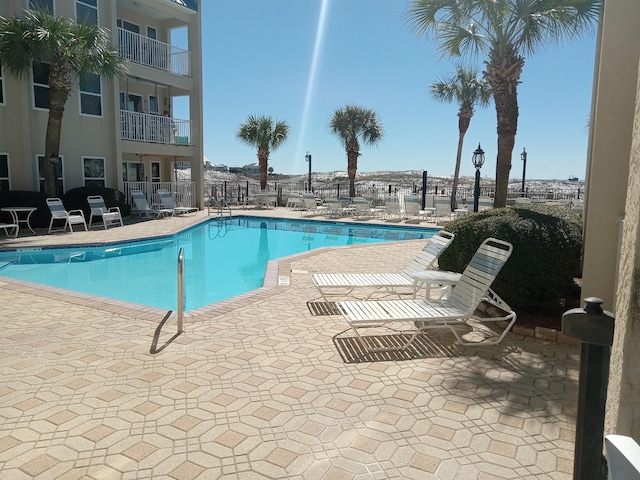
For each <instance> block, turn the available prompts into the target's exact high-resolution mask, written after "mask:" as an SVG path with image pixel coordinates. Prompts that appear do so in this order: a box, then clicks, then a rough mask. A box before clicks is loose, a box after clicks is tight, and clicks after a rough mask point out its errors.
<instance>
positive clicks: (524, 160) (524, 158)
mask: <svg viewBox="0 0 640 480" xmlns="http://www.w3.org/2000/svg"><path fill="white" fill-rule="evenodd" d="M520 159H521V160H522V189H521V190H520V191H521V192H522V193H524V177H525V175H526V174H527V151H526V150H525V149H524V148H523V149H522V153H521V154H520Z"/></svg>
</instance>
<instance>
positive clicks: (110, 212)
mask: <svg viewBox="0 0 640 480" xmlns="http://www.w3.org/2000/svg"><path fill="white" fill-rule="evenodd" d="M87 203H88V204H89V209H90V210H91V214H90V215H89V228H91V225H92V224H93V220H94V218H98V217H100V218H102V225H103V226H104V229H105V230H106V229H107V227H108V226H109V225H111V224H114V225H117V224H118V223H119V224H120V226H121V227H124V223H123V221H122V214H121V213H120V208H119V207H109V208H107V206H106V205H105V203H104V199H103V198H102V197H101V196H100V195H91V196H89V197H87Z"/></svg>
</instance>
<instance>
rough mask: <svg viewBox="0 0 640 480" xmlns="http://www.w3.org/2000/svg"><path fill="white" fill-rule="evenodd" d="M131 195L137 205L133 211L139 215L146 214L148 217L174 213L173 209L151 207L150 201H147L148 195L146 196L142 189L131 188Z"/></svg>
mask: <svg viewBox="0 0 640 480" xmlns="http://www.w3.org/2000/svg"><path fill="white" fill-rule="evenodd" d="M130 195H131V198H132V199H133V204H134V207H135V209H134V212H133V213H134V215H138V216H139V217H142V216H143V215H144V216H145V217H147V218H160V217H162V216H165V215H172V214H173V211H172V210H168V209H164V208H152V207H150V206H149V202H147V197H145V195H144V193H143V192H142V190H131V192H130Z"/></svg>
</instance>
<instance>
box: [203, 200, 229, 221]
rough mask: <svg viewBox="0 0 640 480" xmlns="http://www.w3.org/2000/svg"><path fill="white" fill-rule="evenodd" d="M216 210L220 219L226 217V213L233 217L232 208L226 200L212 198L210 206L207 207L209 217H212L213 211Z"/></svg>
mask: <svg viewBox="0 0 640 480" xmlns="http://www.w3.org/2000/svg"><path fill="white" fill-rule="evenodd" d="M213 209H215V212H216V214H217V216H218V217H222V216H224V214H225V213H228V214H229V217H231V215H232V214H231V206H230V205H229V204H228V203H227V200H226V199H225V198H215V197H211V198H210V199H209V206H208V207H207V215H211V210H213Z"/></svg>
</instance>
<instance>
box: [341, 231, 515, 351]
mask: <svg viewBox="0 0 640 480" xmlns="http://www.w3.org/2000/svg"><path fill="white" fill-rule="evenodd" d="M512 250H513V247H512V245H511V244H510V243H508V242H505V241H502V240H498V239H495V238H488V239H487V240H485V241H484V242H483V243H482V245H480V247H479V248H478V250H477V251H476V253H475V254H474V256H473V258H472V259H471V261H470V262H469V265H467V267H466V268H465V270H464V272H463V273H462V276H461V277H460V280H459V281H458V283H457V284H456V286H455V287H454V288H453V291H452V292H451V295H450V296H449V297H448V298H446V299H440V300H377V301H374V300H368V301H341V302H337V306H338V308H339V310H340V311H341V313H342V316H343V317H344V319H345V320H346V321H347V323H348V324H349V326H350V327H351V329H352V330H353V331H354V333H355V334H356V337H357V338H358V340H359V342H360V344H361V345H362V348H364V349H365V350H366V351H367V352H369V353H374V352H387V351H397V350H404V349H406V348H409V347H410V346H411V344H412V343H413V341H414V340H415V338H416V337H417V336H418V334H420V333H421V332H422V331H423V330H428V329H434V328H447V329H449V330H451V331H452V332H453V334H454V335H455V337H456V339H457V340H458V342H459V343H460V344H462V345H497V344H498V343H500V342H501V341H502V339H503V338H504V337H505V335H506V334H507V332H508V331H509V330H510V329H511V327H512V326H513V324H514V323H515V321H516V313H515V312H514V311H513V310H511V307H509V306H508V305H507V304H506V303H505V302H504V301H503V300H502V299H501V298H500V297H498V295H496V294H495V292H493V291H492V290H491V289H490V287H491V284H492V283H493V281H494V279H495V278H496V276H497V275H498V273H499V272H500V270H501V269H502V267H503V265H504V264H505V262H506V261H507V259H508V258H509V256H510V255H511V251H512ZM483 301H485V302H487V303H490V304H492V305H494V306H495V307H497V308H498V309H499V311H502V312H504V315H501V316H500V317H488V318H486V317H481V316H478V315H476V313H475V312H476V309H477V308H478V306H479V305H480V303H481V302H483ZM470 319H476V320H478V321H479V322H498V321H506V322H507V326H506V327H505V328H504V330H503V331H502V333H501V334H500V335H499V336H498V337H497V338H495V337H494V338H493V339H485V340H482V341H478V342H476V341H465V340H463V339H462V337H460V335H459V333H458V332H457V330H456V326H459V325H463V324H465V323H466V322H467V321H468V320H470ZM385 324H394V325H398V324H410V325H411V326H412V328H415V331H414V332H413V335H412V336H411V337H410V338H409V340H408V341H407V343H406V344H405V345H403V346H392V347H379V346H374V347H372V346H370V345H369V344H368V343H369V342H367V340H366V339H365V338H364V337H362V336H361V335H360V332H359V331H358V329H359V328H363V327H377V326H382V325H385Z"/></svg>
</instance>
